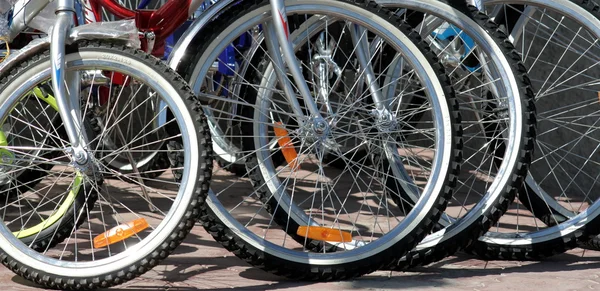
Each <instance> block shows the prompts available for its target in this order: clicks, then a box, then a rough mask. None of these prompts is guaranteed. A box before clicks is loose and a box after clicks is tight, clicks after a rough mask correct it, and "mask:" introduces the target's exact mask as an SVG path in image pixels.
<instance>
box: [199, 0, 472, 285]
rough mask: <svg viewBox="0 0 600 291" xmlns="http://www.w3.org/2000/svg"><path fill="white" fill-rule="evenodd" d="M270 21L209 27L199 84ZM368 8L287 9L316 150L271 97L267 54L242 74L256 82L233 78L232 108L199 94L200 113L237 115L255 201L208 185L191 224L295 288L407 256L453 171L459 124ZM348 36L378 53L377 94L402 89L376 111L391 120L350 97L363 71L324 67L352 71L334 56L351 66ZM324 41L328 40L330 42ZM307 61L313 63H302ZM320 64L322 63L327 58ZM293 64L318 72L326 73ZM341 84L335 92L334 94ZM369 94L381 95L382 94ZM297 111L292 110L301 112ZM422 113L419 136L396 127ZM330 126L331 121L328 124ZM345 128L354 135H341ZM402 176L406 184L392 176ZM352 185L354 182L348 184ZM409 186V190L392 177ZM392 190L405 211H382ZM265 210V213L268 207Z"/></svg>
mask: <svg viewBox="0 0 600 291" xmlns="http://www.w3.org/2000/svg"><path fill="white" fill-rule="evenodd" d="M373 8H375V9H373ZM270 9H271V7H270V5H269V1H244V2H241V3H240V4H238V5H236V6H234V7H233V8H231V9H230V10H228V11H227V12H224V13H223V14H222V15H221V17H219V19H218V20H216V21H214V22H213V23H211V24H210V25H209V26H207V27H206V28H205V30H204V31H203V33H202V35H203V36H204V41H202V42H201V43H202V44H203V47H202V48H201V50H200V51H201V52H202V53H201V58H200V59H199V61H198V63H199V64H202V66H198V67H197V68H198V69H197V70H199V72H198V73H197V76H199V78H200V79H202V78H204V76H207V74H209V73H210V69H211V67H212V66H213V64H214V63H215V62H216V63H222V62H223V61H224V60H223V59H221V58H220V52H222V51H223V49H225V48H226V47H227V46H229V45H230V44H231V43H233V42H235V40H237V39H238V38H239V37H240V36H241V35H244V34H246V33H247V32H253V31H257V30H256V29H255V28H258V31H260V27H263V28H264V27H265V23H266V22H268V21H269V20H270ZM379 9H380V8H379V7H377V6H376V5H375V4H373V3H371V2H364V3H362V2H361V3H358V4H357V3H356V2H352V3H349V2H346V1H323V0H310V1H287V2H286V10H287V12H288V14H289V15H288V17H289V19H290V22H295V23H302V24H301V25H300V26H299V27H298V28H296V29H294V30H291V31H290V32H291V34H290V40H291V41H293V42H294V47H296V48H298V50H297V56H296V57H297V58H298V59H299V60H300V61H301V62H303V63H302V70H303V73H304V74H305V77H306V76H308V78H307V80H309V81H308V82H309V87H311V88H313V89H312V91H313V92H317V91H316V90H315V89H316V88H319V89H325V90H323V91H322V92H327V91H329V92H331V94H330V95H328V96H319V97H318V98H317V103H318V105H319V107H320V108H321V109H322V110H321V111H322V114H323V115H324V116H326V119H327V120H328V121H331V124H332V126H331V128H330V130H329V131H328V132H327V130H324V131H321V134H323V135H321V136H325V138H323V139H318V138H315V134H317V135H318V134H319V132H317V130H320V129H322V128H319V127H318V126H315V127H312V126H308V127H309V128H313V129H314V130H315V132H311V131H306V127H303V126H300V125H301V124H306V123H303V122H304V121H307V120H309V119H303V117H302V116H298V115H296V114H295V113H292V110H291V109H290V107H289V103H288V102H287V101H286V100H285V99H284V98H285V97H284V95H283V94H282V92H281V91H280V90H277V89H276V88H277V86H276V82H277V78H276V77H275V74H274V72H275V71H274V70H275V69H276V68H274V67H273V65H272V64H273V63H271V62H270V61H269V60H270V58H269V57H268V54H267V53H266V52H264V53H263V55H265V56H266V57H265V58H266V59H267V61H266V62H261V63H260V65H259V66H257V67H252V68H249V69H252V70H254V71H255V73H253V74H251V75H253V76H257V79H255V80H244V82H245V83H246V84H251V85H249V86H248V87H250V88H249V89H250V90H249V92H246V93H245V94H244V95H243V96H239V97H238V96H235V97H236V98H222V97H220V96H215V95H210V94H206V93H201V94H200V98H201V99H202V100H204V99H206V101H207V102H210V101H212V102H214V101H215V100H218V101H221V102H230V103H232V104H238V106H239V107H241V108H240V110H241V112H242V113H241V115H240V116H229V117H228V118H235V119H237V120H238V122H239V123H240V124H241V125H240V127H241V129H242V146H243V150H244V151H243V153H242V154H243V155H244V156H245V157H246V159H247V164H246V167H247V169H248V173H249V175H248V176H249V179H248V180H250V182H251V183H252V184H253V186H254V187H253V189H254V190H253V191H248V193H240V191H239V190H238V189H239V187H238V186H236V187H235V188H234V187H232V186H230V185H229V184H227V185H219V184H214V185H213V190H214V193H211V194H210V195H209V197H208V199H207V205H206V208H204V209H203V212H202V213H201V221H202V223H203V225H204V227H205V228H206V229H207V230H208V231H209V233H211V235H212V236H213V237H214V238H215V239H216V240H217V241H218V242H220V243H221V244H223V245H224V246H225V247H226V248H227V249H229V250H231V251H233V252H234V254H236V255H237V256H238V257H240V258H242V259H244V260H246V261H247V262H249V263H250V264H252V265H255V266H257V267H260V268H262V269H265V270H267V271H270V272H274V273H276V274H279V275H282V276H286V277H290V278H296V279H318V280H334V279H341V278H350V277H355V276H359V275H361V274H365V273H368V272H371V271H374V270H376V269H378V268H380V267H382V266H384V265H387V264H389V263H391V262H392V260H393V259H394V258H398V257H399V256H401V255H403V254H405V253H406V252H407V251H408V250H410V249H411V248H412V247H413V246H414V245H415V244H416V243H417V242H418V241H419V240H420V238H422V237H423V236H424V234H426V233H427V232H428V231H429V230H430V229H431V228H432V227H433V224H434V223H435V221H436V220H437V219H438V218H439V215H440V214H441V212H440V211H441V210H443V208H444V206H445V201H446V199H448V198H449V196H450V194H451V192H452V188H453V186H454V185H455V184H454V183H455V177H456V175H457V174H458V172H457V171H458V166H459V162H460V147H461V139H460V135H461V130H460V127H459V126H458V125H459V119H460V118H459V116H458V114H456V111H455V110H456V109H457V108H456V107H455V106H456V104H455V103H454V99H453V95H454V94H453V91H452V90H451V87H450V86H449V83H448V79H447V77H446V76H445V75H444V70H443V69H442V67H441V66H440V65H439V64H438V63H436V62H435V57H434V56H433V55H432V54H431V52H430V51H429V50H428V49H427V47H424V46H423V45H424V44H423V43H422V42H419V39H418V35H417V34H416V33H415V32H414V31H412V30H411V29H410V28H409V27H407V26H406V25H405V24H403V23H402V22H401V21H399V20H398V19H397V18H396V17H393V16H389V15H387V14H385V13H384V14H381V13H379V12H376V11H378V10H379ZM379 11H385V10H379ZM367 27H369V28H374V29H367ZM397 27H400V28H397ZM352 29H356V30H355V31H356V32H357V34H355V37H354V41H360V42H363V41H364V42H365V43H364V45H366V46H367V47H368V49H369V50H370V49H373V52H374V53H375V55H379V52H380V51H383V52H384V53H385V55H386V56H391V59H390V60H391V61H392V62H389V63H386V62H385V59H380V58H377V60H371V61H372V66H371V68H372V69H373V72H372V74H373V75H371V76H375V77H376V78H375V80H376V83H379V82H383V81H382V80H385V76H387V73H393V74H394V75H392V77H391V78H390V79H389V80H388V81H387V84H378V86H380V87H381V88H386V87H387V86H398V87H402V88H404V89H405V92H401V93H400V94H399V95H398V96H395V98H390V99H389V100H388V102H389V106H390V108H393V110H392V112H393V113H390V118H389V119H385V120H384V119H378V118H377V117H376V115H375V114H374V113H373V109H375V106H376V105H375V101H374V98H376V97H373V94H369V92H371V91H367V90H368V89H366V88H367V87H368V86H363V85H362V84H363V83H364V82H365V81H364V79H363V77H362V75H363V74H365V73H364V72H363V70H361V69H360V68H359V65H358V64H357V63H355V62H352V61H347V62H345V64H346V65H347V67H346V66H340V68H339V69H340V71H338V70H336V69H335V68H334V65H333V64H332V63H328V62H329V61H330V60H333V59H336V58H342V59H345V60H353V59H354V60H356V59H357V57H355V56H353V55H350V56H342V55H340V56H336V51H344V52H350V53H351V54H356V53H355V52H353V50H351V49H350V50H348V49H346V48H342V47H343V46H346V45H347V43H348V42H352V40H350V38H352V37H351V35H352V32H351V31H352ZM363 29H366V30H367V31H368V32H366V31H363ZM334 31H335V32H334ZM361 31H362V32H361ZM330 32H331V33H332V34H333V35H335V37H334V38H333V40H332V39H331V38H330V35H329V33H330ZM359 32H360V33H359ZM252 35H256V34H252ZM359 35H360V36H359ZM255 37H256V36H255ZM320 40H325V44H326V46H327V47H329V48H331V50H329V52H327V51H326V50H325V51H322V52H317V51H318V49H317V47H318V46H316V45H314V44H313V42H319V41H320ZM330 40H331V41H330ZM413 41H414V42H417V43H418V45H415V44H414V43H413ZM254 42H257V43H261V40H259V39H254ZM342 43H346V44H343V45H341V44H342ZM303 48H307V49H303ZM311 48H315V49H314V51H313V50H312V49H311ZM334 48H336V49H334ZM364 49H365V50H366V49H367V48H364ZM310 52H312V53H314V54H315V55H314V56H310V57H308V58H306V54H307V53H310ZM317 53H318V54H320V56H319V57H317ZM327 53H329V54H330V55H329V56H325V55H324V54H327ZM313 57H314V58H313ZM305 60H324V61H325V62H326V63H325V64H326V65H324V66H319V65H318V64H317V63H316V62H315V63H312V64H311V63H307V62H305ZM363 60H364V59H363ZM391 64H394V65H391ZM365 67H366V66H365ZM329 69H330V71H327V70H329ZM329 72H331V74H330V73H329ZM307 74H308V75H307ZM353 74H354V75H353ZM245 76H249V75H248V74H246V75H245ZM342 76H343V81H337V82H336V80H338V79H339V80H341V79H342ZM432 76H435V77H432ZM365 78H366V77H365ZM330 81H331V82H330ZM347 82H352V83H347ZM318 86H326V87H325V88H321V87H318ZM328 86H331V87H328ZM359 87H360V89H359ZM354 89H356V91H355V90H354ZM337 90H340V91H339V93H338V92H337ZM348 92H350V94H346V93H348ZM373 92H374V94H380V93H381V90H373ZM415 92H417V93H415ZM315 95H316V93H315ZM412 95H418V96H422V98H424V99H425V101H423V102H422V104H423V105H422V106H421V107H420V108H418V109H416V108H410V106H409V105H410V104H405V103H404V102H403V100H404V99H403V98H401V96H412ZM323 97H327V98H323ZM446 98H448V99H446ZM407 99H408V97H407ZM299 102H300V104H301V107H303V106H304V105H303V103H304V102H303V101H302V100H299ZM238 112H239V111H238ZM332 113H333V114H332ZM420 113H423V115H424V116H425V117H424V118H423V121H422V122H421V123H420V124H419V128H418V129H414V128H403V126H404V123H405V120H404V116H411V115H414V114H420ZM335 116H337V117H338V118H339V120H335V122H334V119H335ZM338 121H339V122H338ZM338 124H339V126H338ZM348 124H352V125H353V126H351V127H349V126H346V125H348ZM396 125H397V127H396ZM305 126H306V125H305ZM349 128H352V130H353V132H347V130H348V129H349ZM400 133H402V134H400ZM356 138H358V139H359V140H360V142H359V143H358V145H359V147H356V148H355V149H354V150H353V149H348V148H343V145H344V144H345V143H344V142H345V141H346V140H347V139H356ZM342 148H343V149H342ZM363 148H365V149H367V151H368V153H369V154H368V155H366V156H363V157H357V158H356V159H354V158H352V159H346V160H344V161H345V162H346V163H349V164H350V165H352V166H350V167H346V168H345V169H337V168H335V167H329V166H328V165H327V163H326V162H323V158H324V156H325V154H330V155H335V156H336V157H337V159H345V157H346V156H347V155H352V152H353V151H354V152H359V151H360V150H362V149H363ZM279 154H282V155H283V156H284V157H285V162H284V163H283V164H282V165H281V166H278V163H277V162H274V161H273V158H272V157H273V156H276V155H279ZM407 168H408V169H407ZM404 172H406V173H407V174H406V175H402V174H401V173H404ZM353 174H354V175H355V176H356V177H358V178H356V179H355V180H350V179H353V178H352V177H353ZM401 175H402V176H401ZM407 176H408V177H410V180H405V179H395V178H396V177H403V178H405V177H407ZM344 179H345V180H344ZM402 182H405V183H402ZM402 187H403V188H406V190H407V191H413V192H412V194H414V195H416V196H418V197H420V200H419V199H417V200H418V202H417V203H415V204H414V205H412V206H413V210H408V209H402V208H401V207H399V206H398V205H395V204H394V202H393V201H392V200H391V199H390V196H392V195H399V194H398V192H399V189H400V188H402ZM271 201H276V202H277V204H276V205H275V207H274V208H273V205H272V204H271ZM306 202H307V203H306ZM269 208H271V209H269ZM340 208H341V210H340ZM278 210H285V213H286V214H288V215H287V217H286V219H285V221H284V222H282V221H275V220H279V219H278V218H277V217H278V216H277V215H276V214H277V213H280V212H279V211H278ZM378 210H379V211H378ZM292 235H293V236H296V237H298V236H300V237H303V238H304V239H303V240H298V239H296V238H294V237H292ZM319 235H325V236H331V237H329V238H324V237H319Z"/></svg>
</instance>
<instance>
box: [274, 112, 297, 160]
mask: <svg viewBox="0 0 600 291" xmlns="http://www.w3.org/2000/svg"><path fill="white" fill-rule="evenodd" d="M275 124H277V125H283V124H282V123H281V122H276V123H275ZM273 130H274V131H275V135H276V136H277V137H278V138H279V139H278V140H277V143H279V147H281V152H282V153H283V157H285V160H286V161H287V163H288V165H290V168H291V169H292V171H296V170H299V169H300V165H299V164H298V152H296V148H294V145H293V144H292V140H291V139H290V135H289V134H288V131H287V130H285V129H284V128H281V127H273Z"/></svg>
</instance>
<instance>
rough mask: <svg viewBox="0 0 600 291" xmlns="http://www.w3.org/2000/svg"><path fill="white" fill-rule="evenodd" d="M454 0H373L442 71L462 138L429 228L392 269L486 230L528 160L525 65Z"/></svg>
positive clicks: (530, 113) (481, 18)
mask: <svg viewBox="0 0 600 291" xmlns="http://www.w3.org/2000/svg"><path fill="white" fill-rule="evenodd" d="M458 2H459V1H455V2H454V4H453V5H452V6H453V7H450V6H448V5H446V4H443V3H440V2H439V1H422V0H419V1H403V2H402V3H398V2H393V1H383V2H379V3H380V4H382V5H384V6H385V7H388V8H395V9H398V10H397V12H396V13H397V14H398V15H400V16H401V17H402V18H403V19H404V20H405V21H406V22H407V23H409V24H411V25H412V26H413V27H415V29H416V30H417V31H419V32H420V34H421V35H422V36H423V37H424V39H425V41H426V42H427V43H428V44H429V45H430V47H431V48H432V50H433V51H434V52H435V53H436V54H437V56H438V58H439V59H440V60H441V61H442V63H443V64H444V65H445V66H446V68H447V71H448V72H450V73H449V77H450V79H451V82H452V84H453V85H454V88H455V90H456V96H457V99H458V103H459V108H460V113H461V117H462V125H463V138H464V139H463V143H464V145H463V155H464V157H465V158H464V161H463V164H462V167H461V174H460V176H459V177H458V185H457V187H456V189H455V193H454V195H453V197H452V199H451V200H450V202H449V206H448V208H447V209H446V212H445V214H444V215H443V216H442V218H441V219H440V222H439V223H438V225H437V227H436V231H435V232H433V233H431V234H429V235H428V236H426V237H425V238H424V239H423V240H422V241H421V242H420V243H419V244H418V245H417V246H416V248H415V249H414V250H412V251H411V252H409V253H408V254H407V255H406V256H405V257H403V258H402V259H401V260H399V261H398V262H396V264H395V266H393V269H397V270H401V269H405V268H408V267H415V266H419V265H426V264H429V263H432V262H435V261H439V260H441V259H443V258H445V257H447V256H449V255H452V254H454V253H455V252H456V251H458V250H461V249H462V248H464V247H468V246H469V245H470V244H471V243H472V242H473V241H476V240H477V238H479V236H480V235H482V234H483V233H485V232H486V231H488V229H489V228H490V227H492V226H493V225H494V224H495V222H496V221H498V220H499V219H500V217H501V216H502V214H503V213H504V212H505V211H506V210H507V209H508V207H509V205H510V203H511V202H512V201H513V200H514V197H515V195H516V193H517V190H518V189H519V188H520V187H521V185H522V183H523V181H524V179H525V176H526V175H527V169H528V166H529V163H530V161H531V157H532V150H533V145H534V143H533V142H534V138H535V124H536V119H535V108H534V103H533V94H532V93H533V91H532V89H531V83H530V82H529V78H528V77H527V73H526V69H525V67H524V66H523V64H522V63H521V62H520V58H519V57H518V54H516V51H515V49H514V47H513V46H512V45H511V44H510V43H509V42H508V38H507V36H506V35H505V34H504V33H502V32H501V31H500V30H499V29H498V26H497V25H496V24H495V23H493V22H491V21H490V20H489V18H488V17H487V16H486V15H485V14H483V13H480V12H478V11H477V9H476V8H475V7H472V6H471V7H469V6H467V5H466V4H464V5H458ZM461 3H462V2H461ZM463 11H464V12H467V13H468V14H467V15H465V14H462V13H461V12H463ZM388 94H390V95H392V94H396V92H390V93H388ZM412 103H414V104H415V105H414V106H417V107H418V103H417V102H414V101H413V102H412ZM418 121H419V118H418V116H416V117H415V118H414V120H412V122H413V123H416V122H418ZM403 199H405V200H406V201H410V197H409V196H407V195H405V196H404V197H403ZM396 203H397V204H398V203H399V202H396ZM407 207H408V206H407Z"/></svg>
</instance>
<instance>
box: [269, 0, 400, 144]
mask: <svg viewBox="0 0 600 291" xmlns="http://www.w3.org/2000/svg"><path fill="white" fill-rule="evenodd" d="M270 2H271V14H272V17H273V20H272V21H271V22H270V23H269V24H267V25H265V26H266V27H265V31H266V34H265V35H266V37H265V39H266V41H267V46H268V50H269V54H270V55H271V57H272V58H273V62H274V67H275V72H276V74H277V78H278V79H279V83H280V85H281V87H282V88H283V90H284V92H285V95H286V96H287V98H288V102H289V103H290V105H291V106H292V109H293V111H294V114H295V115H297V116H304V115H305V114H304V112H303V111H302V108H301V107H300V103H299V102H298V99H297V97H296V94H295V92H294V90H293V87H292V84H291V83H290V81H289V80H288V78H287V75H286V72H285V71H284V70H283V69H282V68H284V66H283V65H284V61H285V64H287V68H288V70H289V72H290V74H291V75H292V77H293V79H294V83H295V85H296V89H297V90H298V91H299V93H300V97H301V98H302V99H303V101H304V104H305V105H306V107H307V108H308V113H309V114H310V120H311V122H312V126H313V128H315V129H317V132H321V133H322V132H326V131H328V129H329V124H328V123H327V121H326V120H325V119H324V118H323V116H322V115H321V110H320V109H319V106H318V105H317V103H316V102H315V100H314V98H313V97H312V94H311V91H310V89H309V88H308V83H307V82H306V80H305V78H304V75H303V74H302V70H301V64H300V63H299V62H298V60H297V59H296V54H295V52H294V48H293V46H292V44H291V42H290V40H289V35H290V33H289V26H288V18H287V11H286V7H285V1H284V0H270ZM351 31H352V35H353V41H354V45H355V46H356V47H357V49H356V52H357V56H358V57H359V62H360V64H361V67H362V68H363V70H364V75H363V77H364V79H365V80H366V82H367V84H368V88H369V91H370V93H371V95H372V96H373V98H374V101H375V103H376V107H377V112H376V114H377V115H378V116H377V118H378V119H379V120H381V121H385V120H388V119H389V118H390V117H391V115H390V112H389V110H388V107H389V106H388V104H387V103H388V102H386V100H384V98H383V96H382V94H381V90H380V88H379V84H377V82H376V78H375V74H374V72H373V69H372V67H371V66H370V64H369V62H368V56H369V55H370V54H369V52H368V40H367V39H366V36H365V35H366V33H365V32H364V30H362V29H360V28H358V26H355V25H353V29H352V30H351ZM357 34H360V35H361V36H359V37H357ZM282 55H283V57H282ZM305 121H306V120H301V119H299V120H298V122H299V123H300V125H301V126H302V125H303V123H304V122H305Z"/></svg>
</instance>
